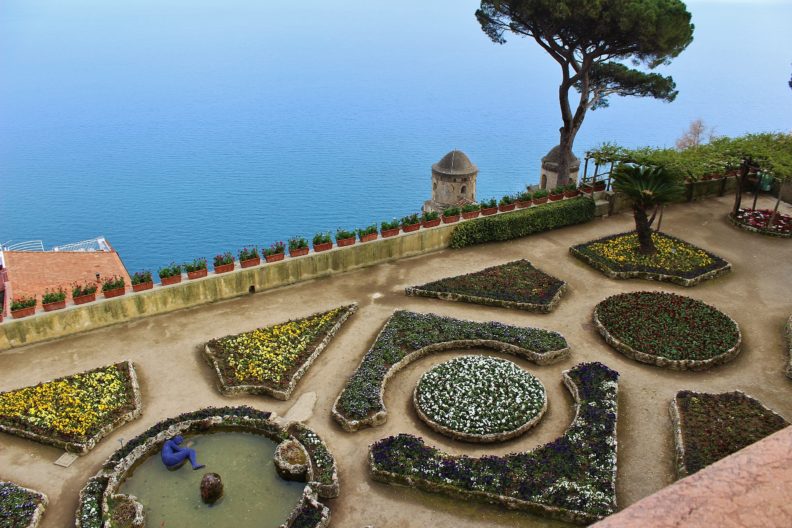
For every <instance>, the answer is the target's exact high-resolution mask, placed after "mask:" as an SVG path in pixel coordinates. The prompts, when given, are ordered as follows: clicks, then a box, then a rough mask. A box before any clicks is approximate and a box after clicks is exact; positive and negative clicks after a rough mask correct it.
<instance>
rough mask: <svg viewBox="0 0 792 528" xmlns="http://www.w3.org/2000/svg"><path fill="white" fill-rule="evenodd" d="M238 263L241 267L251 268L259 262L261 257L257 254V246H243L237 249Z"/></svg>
mask: <svg viewBox="0 0 792 528" xmlns="http://www.w3.org/2000/svg"><path fill="white" fill-rule="evenodd" d="M239 264H240V266H242V267H243V268H252V267H253V266H258V265H259V264H261V257H260V256H259V252H258V248H257V247H256V246H253V247H252V248H247V247H243V248H242V249H240V250H239Z"/></svg>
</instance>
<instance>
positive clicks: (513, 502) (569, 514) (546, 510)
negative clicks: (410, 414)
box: [368, 371, 619, 525]
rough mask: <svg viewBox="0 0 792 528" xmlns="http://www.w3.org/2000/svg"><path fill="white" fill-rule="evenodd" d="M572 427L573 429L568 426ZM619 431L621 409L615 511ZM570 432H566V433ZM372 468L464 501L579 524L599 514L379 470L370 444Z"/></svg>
mask: <svg viewBox="0 0 792 528" xmlns="http://www.w3.org/2000/svg"><path fill="white" fill-rule="evenodd" d="M568 372H569V371H564V372H563V380H564V385H566V387H567V388H568V389H569V391H570V392H571V393H572V397H573V399H574V400H575V416H574V418H573V419H572V422H571V424H570V428H571V427H572V424H574V423H575V421H577V419H578V416H579V414H580V392H579V391H578V388H577V386H576V385H575V383H574V382H573V381H572V380H571V379H570V378H569V374H568ZM618 390H619V389H618V384H617V387H616V400H617V401H618V394H619V393H618ZM567 430H569V428H567ZM617 430H618V412H617V413H616V418H615V421H614V425H613V435H612V436H613V479H612V482H613V483H614V489H613V493H612V497H613V504H614V511H615V509H616V489H615V482H616V473H617V460H618V457H617V450H618V441H617V434H616V431H617ZM564 434H566V431H565V432H564ZM368 458H369V470H370V471H371V478H372V479H374V480H376V481H379V482H384V483H386V484H397V485H404V486H408V487H414V488H418V489H421V490H424V491H429V492H433V493H443V494H446V495H450V496H452V497H454V498H458V499H462V500H466V501H467V500H478V501H484V502H487V503H490V504H495V505H498V506H505V507H506V508H508V509H512V510H525V511H529V512H531V513H536V514H540V515H545V516H547V517H551V518H553V519H559V520H562V521H566V522H570V523H575V524H582V525H588V524H591V523H593V522H596V521H598V520H600V519H599V517H595V516H593V515H589V514H586V513H584V512H578V511H573V510H569V509H566V508H559V507H557V506H548V505H545V504H540V503H538V502H531V501H526V500H521V499H515V498H513V497H508V496H506V495H498V494H495V493H489V492H485V491H466V490H462V489H459V488H457V487H454V486H451V485H449V484H440V483H436V482H431V481H428V480H425V479H421V478H415V477H410V476H404V475H399V474H396V473H391V472H389V471H381V470H377V469H376V468H375V465H374V457H373V454H372V452H371V446H369V457H368Z"/></svg>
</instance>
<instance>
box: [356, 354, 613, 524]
mask: <svg viewBox="0 0 792 528" xmlns="http://www.w3.org/2000/svg"><path fill="white" fill-rule="evenodd" d="M618 377H619V374H618V373H617V372H615V371H613V370H611V369H609V368H608V367H606V366H605V365H602V364H601V363H582V364H579V365H577V366H575V367H574V368H572V369H570V370H567V371H565V372H564V383H565V384H566V386H567V388H569V390H570V392H571V393H572V396H573V397H574V398H575V402H576V405H577V410H576V415H575V419H574V420H573V421H572V424H571V425H570V426H569V428H568V429H567V430H566V432H565V433H564V434H563V435H562V436H561V437H559V438H557V439H556V440H553V441H552V442H550V443H549V444H545V445H543V446H541V447H538V448H536V449H534V450H533V451H527V452H523V453H513V454H509V455H505V456H484V457H481V458H471V457H468V456H466V455H462V456H453V455H449V454H447V453H444V452H442V451H440V450H439V449H436V448H433V447H429V446H427V445H426V444H425V443H424V441H423V440H422V439H421V438H419V437H416V436H413V435H409V434H400V435H396V436H390V437H388V438H384V439H382V440H379V441H377V442H375V443H374V444H372V445H371V447H370V449H369V466H370V469H371V472H372V476H373V478H374V479H375V480H378V481H381V482H387V483H391V484H399V485H406V486H413V487H416V488H419V489H422V490H424V491H430V492H435V493H444V494H447V495H451V496H452V497H456V498H460V499H462V500H480V501H484V502H490V503H493V504H500V505H503V506H505V507H507V508H510V509H522V510H527V511H531V512H534V513H538V514H542V515H547V516H550V517H553V518H556V519H561V520H564V521H568V522H575V523H580V524H590V523H592V522H594V521H597V520H598V519H601V518H603V517H605V516H607V515H610V514H612V513H613V512H614V511H616V418H617V408H618V404H617V393H618V383H617V380H618Z"/></svg>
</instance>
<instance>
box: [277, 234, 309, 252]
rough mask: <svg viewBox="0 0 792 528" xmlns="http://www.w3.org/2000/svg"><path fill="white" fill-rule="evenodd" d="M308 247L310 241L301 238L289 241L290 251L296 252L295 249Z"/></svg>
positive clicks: (293, 238) (292, 238)
mask: <svg viewBox="0 0 792 528" xmlns="http://www.w3.org/2000/svg"><path fill="white" fill-rule="evenodd" d="M307 247H308V241H307V240H306V239H305V238H303V237H301V236H295V237H291V238H290V239H289V251H294V250H295V249H303V248H307ZM280 253H283V251H280Z"/></svg>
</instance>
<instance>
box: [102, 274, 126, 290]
mask: <svg viewBox="0 0 792 528" xmlns="http://www.w3.org/2000/svg"><path fill="white" fill-rule="evenodd" d="M123 287H124V277H119V276H118V275H113V276H112V277H109V278H107V279H105V280H103V281H102V291H103V292H106V291H111V290H117V289H119V288H123Z"/></svg>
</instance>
